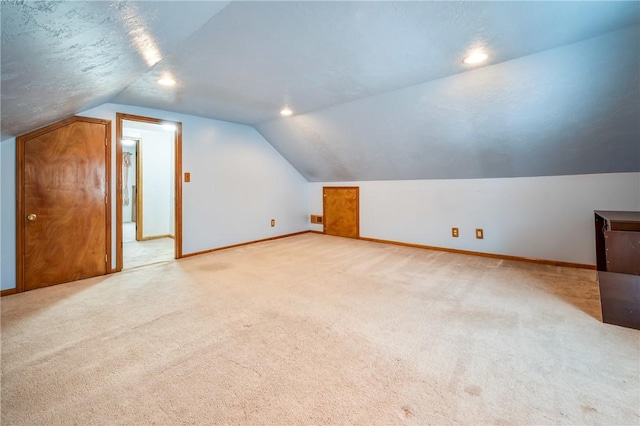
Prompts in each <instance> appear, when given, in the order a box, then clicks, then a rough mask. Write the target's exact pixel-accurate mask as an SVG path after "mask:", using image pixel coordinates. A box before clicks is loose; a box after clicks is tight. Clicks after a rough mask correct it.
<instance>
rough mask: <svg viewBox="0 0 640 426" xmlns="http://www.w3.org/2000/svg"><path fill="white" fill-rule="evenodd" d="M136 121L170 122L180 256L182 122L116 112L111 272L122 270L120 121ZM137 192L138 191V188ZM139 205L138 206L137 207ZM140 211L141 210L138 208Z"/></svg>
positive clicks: (177, 254)
mask: <svg viewBox="0 0 640 426" xmlns="http://www.w3.org/2000/svg"><path fill="white" fill-rule="evenodd" d="M123 120H128V121H138V122H141V123H149V124H159V125H162V124H172V125H174V126H175V127H176V130H175V132H174V177H173V183H174V187H175V188H174V228H173V229H174V236H175V238H174V254H175V256H174V257H175V258H176V259H180V258H182V257H183V256H182V122H180V121H171V120H163V119H160V118H152V117H144V116H141V115H132V114H124V113H120V112H117V113H116V188H117V191H116V268H115V270H113V272H120V271H122V268H123V264H124V258H123V250H122V142H121V141H122V138H123V136H124V135H123V134H122V122H123ZM137 189H138V193H140V190H141V189H140V188H137ZM139 207H140V206H138V208H139ZM138 211H139V212H140V213H141V211H140V210H138Z"/></svg>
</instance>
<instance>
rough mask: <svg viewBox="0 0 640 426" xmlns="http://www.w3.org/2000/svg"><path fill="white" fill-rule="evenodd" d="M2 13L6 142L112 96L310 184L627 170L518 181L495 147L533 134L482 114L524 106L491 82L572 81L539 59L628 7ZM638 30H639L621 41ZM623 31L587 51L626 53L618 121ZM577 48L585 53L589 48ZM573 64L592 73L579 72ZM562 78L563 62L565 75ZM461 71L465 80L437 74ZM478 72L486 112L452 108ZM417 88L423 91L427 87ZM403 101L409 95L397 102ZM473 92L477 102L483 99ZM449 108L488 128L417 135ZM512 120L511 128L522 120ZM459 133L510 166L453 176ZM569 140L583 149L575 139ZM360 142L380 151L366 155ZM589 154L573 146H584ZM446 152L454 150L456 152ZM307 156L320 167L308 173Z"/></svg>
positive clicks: (157, 5)
mask: <svg viewBox="0 0 640 426" xmlns="http://www.w3.org/2000/svg"><path fill="white" fill-rule="evenodd" d="M1 7H2V10H1V11H2V52H1V53H2V87H1V91H2V139H3V140H4V139H5V138H7V137H10V136H15V135H18V134H21V133H24V132H27V131H30V130H33V129H34V128H36V127H39V126H42V125H45V124H48V123H50V122H53V121H55V120H57V119H59V118H62V117H66V116H68V115H71V114H75V113H78V112H79V111H82V110H85V109H88V108H90V107H92V106H96V105H98V104H101V103H104V102H115V103H122V104H131V105H138V106H144V107H151V108H156V109H163V110H170V111H177V112H181V113H186V114H193V115H198V116H203V117H209V118H216V119H222V120H228V121H234V122H239V123H245V124H250V125H255V126H256V128H257V129H258V130H259V131H260V132H261V133H262V134H263V135H264V136H265V137H266V138H267V140H269V142H270V143H271V144H273V145H274V147H276V149H278V150H279V151H280V152H281V153H282V154H283V155H284V156H285V157H286V158H287V159H288V160H289V161H290V162H291V163H292V164H293V165H294V166H295V167H296V168H298V170H299V171H301V173H302V174H303V175H305V176H306V177H307V179H310V180H344V178H350V179H387V178H399V179H407V178H433V177H492V176H494V175H496V176H499V175H504V176H509V175H516V176H517V175H539V174H549V173H556V174H567V173H576V171H580V170H586V171H587V172H594V170H595V172H597V171H622V170H618V169H617V168H616V165H615V164H613V165H612V166H607V167H600V168H598V167H595V164H596V163H597V161H596V160H595V155H596V153H595V152H594V153H593V155H592V157H593V158H591V157H589V158H588V159H587V160H588V161H587V164H588V167H582V168H581V167H578V166H576V164H564V163H561V164H559V165H555V164H552V165H551V166H549V165H545V164H542V165H540V166H531V167H528V168H527V167H524V169H522V170H526V171H518V170H520V169H521V164H524V165H525V166H526V165H527V162H526V158H527V157H526V155H527V152H525V151H519V150H518V149H517V148H514V147H513V146H508V145H505V140H507V139H508V138H516V139H518V138H525V137H527V135H533V139H536V137H537V136H539V135H537V134H536V132H535V127H531V126H528V127H527V126H524V127H522V128H520V127H518V126H519V125H518V124H517V123H515V124H514V123H511V122H509V123H511V124H506V123H504V122H500V121H496V122H494V121H493V120H501V119H504V118H505V116H504V114H502V115H501V114H498V116H496V117H493V116H492V115H491V114H490V111H491V108H492V105H499V108H500V110H501V111H510V110H512V109H513V108H516V109H517V108H518V107H519V106H521V102H520V101H521V100H522V99H526V96H525V97H523V96H522V94H520V96H515V95H514V93H511V92H509V91H508V90H507V91H505V90H496V88H495V87H493V88H492V87H491V85H492V84H495V81H494V78H504V79H506V80H509V79H513V78H515V77H516V76H514V75H513V74H509V75H507V74H504V73H505V72H508V73H516V74H524V75H525V76H526V81H522V78H516V80H517V81H516V82H515V83H514V84H515V86H514V87H518V88H519V89H517V90H525V89H526V90H533V91H534V92H531V93H535V88H536V84H537V83H536V82H537V79H539V78H541V80H540V82H544V84H546V87H547V89H548V88H550V87H552V88H557V87H564V85H566V84H570V85H572V81H571V75H570V74H567V72H564V73H563V72H556V71H555V70H552V69H548V68H545V67H544V66H543V64H544V63H545V61H547V60H549V61H550V62H549V65H553V66H555V67H558V66H560V67H563V65H562V64H563V63H562V61H563V59H562V58H561V57H560V58H558V57H555V56H554V57H553V58H552V59H548V57H546V56H543V55H542V53H541V52H545V51H549V50H550V49H554V48H558V47H561V46H567V45H570V44H571V43H576V42H580V41H583V40H587V39H589V38H592V37H598V36H603V35H605V34H606V33H609V32H612V31H616V30H621V29H624V28H626V27H629V26H637V25H638V23H639V22H640V3H638V2H613V1H607V2H529V1H523V2H270V1H267V2H250V1H247V2H231V3H229V2H211V1H199V2H176V1H150V2H126V1H122V2H106V1H73V2H56V3H52V2H47V3H35V2H18V1H13V2H12V1H3V2H2V6H1ZM635 36H637V33H632V34H631V37H635ZM620 37H622V39H623V42H622V44H621V43H620V38H615V37H614V38H611V40H610V43H611V44H606V42H605V44H606V45H605V46H602V45H600V44H598V46H599V48H600V49H603V51H614V53H615V52H617V54H615V55H614V57H615V59H617V58H620V57H624V56H625V54H626V55H628V58H630V59H627V60H626V62H625V64H626V68H624V69H622V68H621V67H617V66H616V68H615V69H616V70H618V72H619V75H618V77H619V79H618V82H617V83H619V84H625V85H627V87H628V88H629V90H628V91H627V94H626V97H625V96H622V97H621V96H618V95H615V96H613V98H614V101H611V102H605V104H606V106H609V107H611V108H615V109H616V111H620V110H623V111H625V113H624V114H623V118H624V117H626V116H628V115H633V114H635V113H636V112H638V113H639V114H640V111H638V110H640V107H638V104H640V102H635V100H637V98H636V97H637V91H638V88H637V87H634V84H635V82H636V81H637V74H638V71H637V66H638V65H640V62H638V60H637V57H638V50H639V49H640V48H639V46H638V42H637V41H636V42H634V40H633V39H629V36H627V37H626V38H625V37H624V36H620ZM607 40H608V39H607ZM579 44H580V43H578V45H579ZM478 47H481V48H484V49H485V50H486V51H487V52H488V53H489V54H490V59H489V61H488V63H487V64H483V66H481V67H470V66H468V65H464V64H463V63H462V59H463V57H464V56H465V55H466V54H467V53H468V52H469V51H471V50H472V49H474V48H478ZM621 49H625V51H622V50H621ZM629 49H630V51H629ZM578 50H579V51H580V52H582V54H584V52H583V50H584V49H583V50H580V49H578ZM573 52H574V50H571V49H569V50H567V51H566V52H565V53H566V54H568V55H572V54H573ZM534 54H538V55H534ZM530 55H533V56H530ZM541 55H542V56H541ZM587 55H588V53H587ZM524 57H531V58H541V59H539V61H537V62H536V61H534V62H535V65H534V68H533V69H536V72H535V74H534V73H532V72H528V71H526V70H524V69H523V68H521V66H518V65H515V66H506V65H503V64H508V63H510V61H514V60H515V61H516V62H517V61H523V60H524ZM518 58H522V59H518ZM545 58H546V59H545ZM507 61H509V62H507ZM540 61H542V62H540ZM634 61H635V62H634ZM517 63H522V62H517ZM581 63H582V64H583V65H584V66H586V67H587V68H589V67H590V65H589V64H588V62H586V63H585V62H584V61H583V62H581ZM598 64H600V65H601V66H599V67H595V68H597V73H598V75H595V76H594V75H591V74H589V72H588V69H587V73H586V75H583V76H582V77H581V78H584V81H585V84H586V82H589V81H590V82H592V83H594V82H595V83H597V84H604V86H605V87H609V88H610V89H611V90H613V91H615V90H618V88H617V86H616V87H613V86H612V85H611V84H607V82H608V80H607V77H606V75H607V73H608V68H607V64H601V62H599V61H598ZM629 67H631V68H632V69H631V70H629ZM634 67H635V68H636V70H635V71H634V70H633V68H634ZM570 69H573V68H571V64H570V63H569V64H568V67H567V68H566V70H570ZM489 70H493V71H489ZM505 70H506V71H505ZM461 73H464V74H461ZM478 73H480V74H478ZM166 74H170V75H172V76H173V77H174V78H175V79H176V80H177V82H178V83H177V85H176V86H174V87H171V88H167V87H161V86H159V85H158V84H157V83H156V81H157V80H158V79H159V78H160V77H161V76H163V75H166ZM457 74H461V75H464V76H469V77H460V78H462V79H463V80H447V78H453V77H452V76H454V75H457ZM554 75H557V76H558V79H555V78H554ZM603 75H604V77H603ZM473 76H483V77H482V78H481V79H480V80H481V81H482V82H483V83H482V84H484V85H487V86H486V87H488V88H489V89H490V92H487V93H486V94H485V95H486V97H485V98H484V99H483V102H476V101H472V102H468V101H467V100H465V99H464V93H454V94H453V95H454V96H457V98H455V99H454V98H451V97H449V95H451V92H449V93H443V91H442V88H444V87H446V86H447V84H450V81H454V82H462V83H461V84H470V83H469V82H470V81H476V80H478V79H477V78H475V77H473ZM445 77H447V78H445ZM609 78H611V77H609ZM603 79H604V80H603ZM620 79H625V80H624V81H620ZM603 81H604V83H603ZM438 82H440V83H438ZM428 84H432V85H434V86H429V87H427V86H425V85H428ZM636 86H637V84H636ZM425 87H427V89H426V90H425ZM457 87H458V88H459V87H460V86H457ZM475 90H479V91H481V89H480V88H478V87H476V88H475ZM514 90H515V89H514ZM554 90H555V89H554ZM588 91H589V88H588V87H587V86H586V85H582V86H580V87H579V88H576V89H575V90H574V91H573V92H572V91H568V92H566V95H567V96H573V97H574V98H571V99H575V101H576V102H578V101H579V102H586V101H589V100H590V99H591V96H593V95H592V94H589V93H587V92H588ZM408 92H411V96H409V98H411V99H412V100H410V99H408V98H405V97H404V96H405V95H402V94H403V93H405V94H406V93H408ZM554 93H556V92H554ZM616 93H617V92H616ZM384 96H390V98H385V97H384ZM425 96H428V97H430V99H429V102H426V103H425V102H422V101H426V100H425V99H424V97H425ZM476 96H479V97H480V98H482V97H483V96H484V95H483V93H480V92H479V93H476ZM492 96H496V98H492ZM504 96H506V97H507V98H504ZM500 97H502V98H500ZM456 99H457V100H456ZM604 99H605V100H606V99H607V96H606V94H605V97H604ZM387 101H389V102H391V104H394V105H396V110H398V109H399V110H404V109H406V108H409V112H411V111H413V112H414V113H415V110H412V109H411V107H410V106H411V105H415V103H411V102H418V101H420V102H422V103H420V102H418V103H419V104H420V107H421V108H423V110H422V113H423V114H426V116H427V117H429V116H431V117H432V119H431V121H430V120H425V119H424V115H420V114H418V115H417V116H416V115H415V114H413V115H412V114H409V115H398V114H394V112H393V111H388V108H387V106H386V102H387ZM550 101H553V102H558V97H557V96H551V95H550V96H548V97H540V99H539V102H538V103H537V104H536V105H532V106H531V108H533V107H534V106H536V107H537V108H546V106H547V105H546V104H545V102H550ZM354 102H356V103H358V102H359V103H358V106H357V107H354V106H352V104H353V103H354ZM407 102H409V103H407ZM285 105H286V106H289V107H290V108H291V109H292V110H293V111H294V117H291V118H288V119H285V118H282V117H280V115H279V111H280V109H281V108H282V107H283V106H285ZM444 105H446V106H447V108H449V112H451V113H457V114H458V115H460V114H461V115H462V116H464V115H465V114H466V115H467V116H469V114H471V115H474V114H482V113H484V114H488V116H487V117H484V118H483V122H485V125H486V126H489V127H487V128H485V129H484V130H482V131H481V132H477V133H474V132H472V131H468V132H467V133H465V134H459V132H456V131H455V129H453V128H450V130H445V129H442V128H439V129H438V130H437V131H436V136H437V137H435V136H434V137H430V136H425V125H438V124H442V123H446V125H447V126H459V125H460V124H461V123H462V124H464V123H465V120H464V119H463V118H462V119H459V118H456V119H455V120H452V121H447V117H448V116H449V115H450V114H449V113H446V114H444V115H443V112H442V110H439V108H440V109H442V107H443V106H444ZM574 105H575V103H574ZM354 108H355V109H354ZM468 108H473V111H470V110H467V109H468ZM520 110H521V111H520V112H519V113H518V114H524V113H529V114H530V113H531V111H528V110H527V108H520ZM549 110H550V111H553V108H549ZM483 111H484V112H483ZM625 114H626V115H625ZM605 115H606V116H605V117H604V118H601V121H602V125H601V126H600V127H597V126H596V127H595V128H594V127H593V125H594V123H591V124H590V125H591V127H590V130H591V131H590V133H589V134H590V135H593V134H594V132H595V134H596V135H601V134H604V133H605V132H610V130H611V128H612V127H611V126H612V125H614V124H615V125H616V126H623V127H625V129H626V130H624V131H622V133H621V135H620V141H616V142H615V143H620V144H621V147H622V148H619V149H617V148H616V152H617V153H618V154H617V155H619V156H625V157H628V156H629V153H630V152H631V154H632V158H633V154H634V152H635V151H633V148H634V147H633V143H634V139H635V141H636V142H637V138H638V137H640V136H639V135H640V131H638V126H637V125H634V124H633V123H632V122H631V121H629V120H628V119H626V118H625V119H621V118H620V117H619V116H618V117H616V116H615V115H614V114H613V113H612V114H611V116H610V117H609V116H608V115H607V114H606V111H605ZM436 118H437V120H435V121H434V119H436ZM508 118H509V117H508ZM509 119H510V120H511V121H514V122H518V117H510V118H509ZM287 120H288V121H287ZM443 120H444V121H443ZM460 120H462V121H460ZM566 120H568V121H563V122H562V123H560V124H558V126H560V127H562V128H563V129H564V128H566V127H567V126H569V125H573V124H572V123H574V122H573V121H572V120H573V119H572V118H571V117H570V115H568V116H567V118H566ZM380 121H388V124H387V125H386V127H385V129H378V130H384V131H383V132H382V133H381V134H384V137H381V136H380V132H378V131H377V130H376V128H377V127H376V126H379V125H380ZM350 123H351V124H350ZM429 123H431V124H429ZM494 124H497V125H498V126H497V127H498V128H499V129H501V131H500V132H498V133H497V134H496V133H493V132H492V131H491V130H490V129H491V126H492V125H494ZM596 124H597V123H596ZM369 125H371V126H370V127H371V129H370V131H365V132H363V131H362V127H363V126H364V127H369ZM394 128H399V129H403V130H402V131H401V132H399V134H404V138H403V139H401V140H396V141H393V142H392V141H389V137H390V135H391V137H392V136H393V132H389V131H388V130H389V129H394ZM488 129H489V130H488ZM548 130H549V129H547V132H548ZM552 130H553V129H552ZM470 132H471V133H470ZM567 133H569V134H571V132H567ZM456 134H457V136H454V135H456ZM555 134H556V135H558V137H559V135H564V136H563V137H565V136H566V135H565V133H562V132H556V133H555ZM551 136H553V135H551ZM551 136H548V137H546V136H545V137H544V138H542V140H543V142H544V143H543V144H542V145H543V146H544V150H541V151H540V155H542V153H543V152H547V151H550V152H551V151H553V144H554V143H559V142H558V141H557V139H558V137H551ZM351 137H353V139H350V138H351ZM459 137H465V138H468V137H472V138H476V139H478V140H479V141H480V142H483V141H486V142H487V143H488V144H489V146H490V147H491V148H490V150H489V152H488V153H484V154H481V155H484V156H487V158H488V159H489V160H488V161H489V163H490V164H491V163H492V161H495V160H491V152H493V151H492V150H497V151H495V153H496V155H497V157H499V158H503V161H506V160H504V158H505V156H507V157H512V158H513V161H511V162H509V164H508V165H506V166H505V165H501V163H500V162H498V163H499V164H498V166H497V167H491V166H490V165H489V166H486V165H485V166H482V167H477V168H475V169H473V168H472V169H467V170H471V172H467V173H460V172H459V170H457V168H456V167H452V165H451V161H448V159H449V158H451V155H452V152H451V144H452V143H453V142H455V141H456V138H459ZM538 139H540V138H538ZM582 139H584V138H582ZM587 139H589V138H587ZM467 142H469V140H467ZM572 143H573V142H572ZM575 144H576V146H575V149H578V150H579V149H580V148H581V147H582V145H581V144H583V142H580V141H578V142H575ZM368 146H371V147H375V150H376V152H375V155H374V154H372V152H371V151H370V150H367V147H368ZM599 146H600V145H599V144H596V143H595V142H593V141H592V142H590V141H589V140H587V141H586V142H584V148H585V150H588V151H590V152H593V151H594V150H595V149H597V148H598V147H599ZM501 147H502V148H501ZM460 149H462V148H460ZM527 149H530V148H527ZM630 150H631V151H630ZM425 152H429V153H430V155H429V158H428V161H426V160H427V159H426V158H425V159H424V160H425V161H422V162H420V158H422V157H419V156H424V155H425ZM411 153H414V154H415V155H413V156H412V155H411ZM453 154H456V155H458V156H459V155H461V154H460V152H459V151H455V150H454V152H453ZM416 156H418V157H416ZM407 158H408V159H409V161H406V160H407ZM536 158H537V157H536ZM541 158H542V157H541ZM567 158H568V157H567ZM318 159H324V161H325V162H324V163H323V164H321V165H313V164H312V162H313V161H318ZM540 161H542V160H540ZM566 161H569V160H568V159H567V160H566ZM416 162H418V163H419V164H417V165H415V166H410V167H409V168H408V169H407V170H409V171H408V172H407V170H404V169H406V167H405V166H406V165H407V164H412V163H416ZM574 163H575V160H574ZM614 163H615V162H614ZM420 164H422V166H421V165H420ZM427 165H428V167H427ZM634 167H637V168H638V169H640V156H639V157H638V165H637V166H634V165H632V166H629V165H624V167H622V168H623V169H625V170H626V169H628V168H632V169H633V168H634ZM618 168H620V167H618ZM485 169H486V170H485ZM509 170H511V171H509Z"/></svg>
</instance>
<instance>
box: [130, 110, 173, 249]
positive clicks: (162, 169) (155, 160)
mask: <svg viewBox="0 0 640 426" xmlns="http://www.w3.org/2000/svg"><path fill="white" fill-rule="evenodd" d="M122 133H123V135H124V136H125V137H132V136H135V137H132V139H138V140H139V141H140V142H139V144H140V153H141V155H140V159H141V163H142V168H141V169H142V237H143V238H146V237H156V236H163V235H173V234H172V232H173V231H172V229H173V226H172V225H173V224H172V221H173V217H174V215H173V210H174V199H173V191H172V187H173V150H174V146H173V145H174V143H173V142H174V133H173V132H166V131H157V132H154V131H151V130H140V129H129V128H127V126H126V122H125V125H124V126H123V130H122ZM133 179H134V182H135V177H133ZM138 190H140V188H138ZM138 225H139V224H138Z"/></svg>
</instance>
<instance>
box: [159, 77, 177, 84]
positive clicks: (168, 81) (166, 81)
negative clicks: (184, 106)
mask: <svg viewBox="0 0 640 426" xmlns="http://www.w3.org/2000/svg"><path fill="white" fill-rule="evenodd" d="M158 84H161V85H163V86H173V85H175V84H176V81H175V80H174V79H172V78H171V77H163V78H161V79H160V80H158Z"/></svg>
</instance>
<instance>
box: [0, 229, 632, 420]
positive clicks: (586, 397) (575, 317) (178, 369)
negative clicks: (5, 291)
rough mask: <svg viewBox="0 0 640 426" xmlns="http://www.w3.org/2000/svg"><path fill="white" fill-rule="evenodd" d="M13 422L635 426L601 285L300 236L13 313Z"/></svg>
mask: <svg viewBox="0 0 640 426" xmlns="http://www.w3.org/2000/svg"><path fill="white" fill-rule="evenodd" d="M1 310H2V359H1V362H2V377H1V379H2V395H1V398H2V411H1V414H2V418H1V421H2V424H3V425H13V424H36V425H44V424H47V425H54V424H81V425H114V424H128V425H130V424H158V425H170V424H246V425H253V424H278V425H281V424H452V423H465V424H481V423H484V424H489V423H490V424H638V423H639V422H640V416H639V410H640V394H639V393H640V365H639V360H640V332H638V331H636V330H631V329H625V328H621V327H616V326H612V325H606V324H602V323H601V322H600V321H599V319H598V318H599V302H598V290H597V285H596V282H595V273H594V272H593V271H586V270H577V269H568V268H558V267H550V266H539V265H534V264H526V263H518V262H507V261H500V260H494V259H486V258H480V257H471V256H464V255H456V254H450V253H443V252H436V251H427V250H420V249H411V248H403V247H397V246H391V245H383V244H376V243H370V242H364V241H357V240H348V239H342V238H335V237H328V236H323V235H315V234H304V235H300V236H296V237H291V238H286V239H282V240H277V241H272V242H266V243H261V244H255V245H251V246H245V247H240V248H236V249H230V250H226V251H220V252H216V253H212V254H209V255H203V256H198V257H193V258H188V259H184V260H181V261H175V262H168V263H162V264H157V265H152V266H149V267H141V268H137V269H133V270H131V271H129V272H123V273H120V274H116V275H111V276H107V277H101V278H95V279H89V280H84V281H80V282H75V283H70V284H65V285H60V286H56V287H50V288H45V289H41V290H35V291H31V292H27V293H23V294H18V295H14V296H9V297H5V298H3V299H2V300H1Z"/></svg>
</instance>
